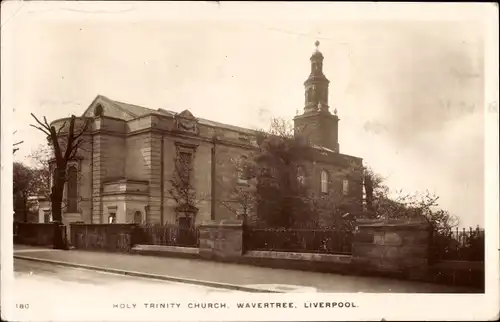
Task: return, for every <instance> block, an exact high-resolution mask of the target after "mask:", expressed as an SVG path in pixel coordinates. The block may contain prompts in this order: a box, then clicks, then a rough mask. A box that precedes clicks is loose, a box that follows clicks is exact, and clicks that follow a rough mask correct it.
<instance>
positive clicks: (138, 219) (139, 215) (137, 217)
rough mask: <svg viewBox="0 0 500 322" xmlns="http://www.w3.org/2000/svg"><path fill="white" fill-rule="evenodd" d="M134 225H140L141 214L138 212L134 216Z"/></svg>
mask: <svg viewBox="0 0 500 322" xmlns="http://www.w3.org/2000/svg"><path fill="white" fill-rule="evenodd" d="M134 223H135V224H141V223H142V213H141V212H140V211H136V212H135V214H134Z"/></svg>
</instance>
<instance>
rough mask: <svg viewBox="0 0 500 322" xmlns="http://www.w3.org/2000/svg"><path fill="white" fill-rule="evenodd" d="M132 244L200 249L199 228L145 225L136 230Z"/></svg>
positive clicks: (137, 227)
mask: <svg viewBox="0 0 500 322" xmlns="http://www.w3.org/2000/svg"><path fill="white" fill-rule="evenodd" d="M132 242H133V243H134V244H142V245H162V246H179V247H198V245H199V233H198V228H196V227H193V228H185V227H182V226H178V225H172V224H165V225H161V224H145V225H138V226H136V227H135V229H134V233H133V238H132Z"/></svg>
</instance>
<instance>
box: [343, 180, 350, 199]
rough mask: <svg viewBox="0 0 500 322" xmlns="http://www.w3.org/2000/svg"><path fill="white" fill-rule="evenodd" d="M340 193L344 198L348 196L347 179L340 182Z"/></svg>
mask: <svg viewBox="0 0 500 322" xmlns="http://www.w3.org/2000/svg"><path fill="white" fill-rule="evenodd" d="M342 193H343V194H344V196H346V195H348V194H349V180H347V179H344V180H342Z"/></svg>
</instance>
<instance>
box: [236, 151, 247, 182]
mask: <svg viewBox="0 0 500 322" xmlns="http://www.w3.org/2000/svg"><path fill="white" fill-rule="evenodd" d="M247 162H248V158H247V157H246V156H245V155H242V156H240V158H239V160H238V164H237V165H236V172H237V174H238V183H241V184H247V183H248V178H247V173H246V167H247Z"/></svg>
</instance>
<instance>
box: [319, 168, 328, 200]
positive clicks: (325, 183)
mask: <svg viewBox="0 0 500 322" xmlns="http://www.w3.org/2000/svg"><path fill="white" fill-rule="evenodd" d="M328 177H329V176H328V172H327V171H326V170H323V171H321V193H325V194H326V193H328V181H329V178H328Z"/></svg>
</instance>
